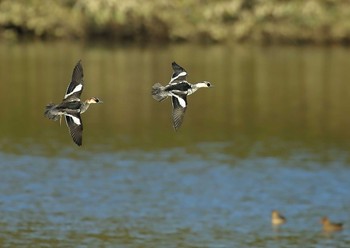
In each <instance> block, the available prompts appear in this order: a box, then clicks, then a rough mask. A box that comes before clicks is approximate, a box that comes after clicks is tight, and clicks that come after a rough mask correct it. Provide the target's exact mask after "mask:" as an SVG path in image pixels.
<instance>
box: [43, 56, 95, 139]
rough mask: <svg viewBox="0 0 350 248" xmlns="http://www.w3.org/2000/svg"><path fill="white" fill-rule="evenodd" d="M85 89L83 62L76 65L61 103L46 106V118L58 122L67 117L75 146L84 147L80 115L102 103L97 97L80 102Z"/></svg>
mask: <svg viewBox="0 0 350 248" xmlns="http://www.w3.org/2000/svg"><path fill="white" fill-rule="evenodd" d="M83 88H84V72H83V67H82V65H81V61H80V60H79V61H78V63H77V64H76V65H75V67H74V69H73V74H72V80H71V82H70V84H69V85H68V88H67V90H66V94H65V95H64V98H63V100H62V102H61V103H59V104H54V103H50V104H48V105H47V106H46V108H45V112H44V116H46V117H47V118H49V119H51V120H54V121H57V120H58V119H60V121H61V118H62V116H64V117H65V120H66V124H67V127H68V130H69V133H70V135H71V136H72V139H73V141H74V143H75V144H77V145H78V146H81V145H82V134H83V122H82V120H81V117H80V114H82V113H84V112H85V111H86V110H87V109H88V108H89V106H90V104H93V103H102V101H101V100H100V99H98V98H97V97H90V98H88V99H87V100H85V101H83V102H82V101H81V100H80V95H81V93H82V91H83Z"/></svg>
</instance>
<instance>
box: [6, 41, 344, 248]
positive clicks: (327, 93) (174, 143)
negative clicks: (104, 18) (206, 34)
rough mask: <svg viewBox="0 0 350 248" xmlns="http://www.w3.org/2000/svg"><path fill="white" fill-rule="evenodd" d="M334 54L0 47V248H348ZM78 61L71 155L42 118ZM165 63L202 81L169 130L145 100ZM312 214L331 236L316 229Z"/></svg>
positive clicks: (340, 64) (160, 110)
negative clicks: (330, 223)
mask: <svg viewBox="0 0 350 248" xmlns="http://www.w3.org/2000/svg"><path fill="white" fill-rule="evenodd" d="M349 51H350V50H348V49H345V48H339V47H332V48H321V47H317V48H311V47H302V48H297V47H255V46H229V45H228V46H210V47H202V46H193V45H178V46H164V47H162V46H161V47H156V46H154V47H153V46H151V47H134V46H131V47H128V46H124V47H123V46H106V45H102V44H101V45H89V44H87V45H84V46H81V45H79V44H70V43H49V44H42V43H31V44H18V45H8V44H2V45H0V71H1V73H0V103H1V106H3V108H2V109H1V112H0V113H1V117H2V121H1V122H0V148H1V152H0V168H1V171H2V173H1V174H0V212H1V216H2V218H1V220H0V225H1V227H2V232H1V233H0V246H2V247H349V246H350V231H349V227H348V226H349V223H350V214H349V213H350V193H349V189H350V181H349V178H350V166H349V161H350V160H349V154H348V151H349V148H350V142H349V141H348V140H349V138H350V137H349V136H350V132H349V131H348V127H349V124H350V117H349V115H348V114H347V113H348V106H350V97H349V94H350V86H349V84H348V82H347V81H348V78H349V77H350V75H349V74H350V72H349V70H348V68H349V66H350V61H349V60H348V55H349ZM80 58H81V59H82V60H83V66H84V69H85V89H84V92H83V98H87V97H89V96H97V97H99V98H101V99H102V100H103V101H104V104H101V105H97V106H92V107H91V109H89V110H88V111H87V112H86V113H84V115H83V122H84V134H83V146H82V147H77V146H76V145H75V144H74V143H73V142H72V140H71V138H70V136H69V134H68V131H67V128H66V127H65V124H64V123H62V125H61V126H60V125H59V123H58V122H52V121H50V120H47V119H45V118H44V117H43V108H44V106H45V104H47V103H49V102H59V101H60V100H61V99H62V97H63V94H64V91H65V89H66V87H67V84H68V82H69V79H70V76H71V71H72V69H73V66H74V64H75V63H76V61H77V60H78V59H80ZM173 60H175V61H176V62H178V63H179V64H180V65H182V66H184V67H185V69H187V71H188V73H189V77H188V79H189V80H190V81H200V80H208V81H211V82H212V83H213V84H214V85H215V87H214V88H212V89H201V90H199V91H198V92H196V93H195V94H194V95H192V96H191V97H189V107H188V110H187V112H186V116H185V120H184V123H183V126H182V127H181V129H180V131H179V132H177V133H175V132H174V131H173V130H172V126H171V119H170V111H171V107H170V102H169V100H167V101H164V102H161V103H158V102H155V101H154V100H153V99H152V97H150V87H151V86H152V84H153V83H155V82H167V81H168V80H169V78H170V75H171V68H170V63H171V62H172V61H173ZM273 209H278V210H280V211H281V212H282V213H283V214H284V215H285V216H286V217H287V219H288V221H287V223H286V224H285V225H284V226H282V227H281V228H279V229H274V228H272V227H271V225H270V212H271V210H273ZM324 215H328V216H329V217H330V218H331V220H334V221H340V222H343V223H344V224H345V229H344V230H343V231H342V232H339V233H332V234H329V233H328V234H327V233H323V232H322V231H321V226H320V218H321V217H322V216H324Z"/></svg>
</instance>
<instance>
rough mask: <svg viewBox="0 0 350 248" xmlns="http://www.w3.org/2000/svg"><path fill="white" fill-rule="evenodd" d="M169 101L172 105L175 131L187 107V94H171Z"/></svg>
mask: <svg viewBox="0 0 350 248" xmlns="http://www.w3.org/2000/svg"><path fill="white" fill-rule="evenodd" d="M171 103H172V105H173V112H172V117H173V127H174V129H175V131H177V130H178V129H179V128H180V126H181V124H182V122H183V119H184V116H185V112H186V109H187V95H185V94H173V95H172V97H171Z"/></svg>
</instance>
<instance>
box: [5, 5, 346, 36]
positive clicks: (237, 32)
mask: <svg viewBox="0 0 350 248" xmlns="http://www.w3.org/2000/svg"><path fill="white" fill-rule="evenodd" d="M27 37H30V38H39V39H77V38H79V39H80V38H84V39H106V38H107V39H109V40H128V41H129V40H131V41H198V42H222V41H232V40H233V41H247V40H253V41H258V42H276V43H277V42H278V43H280V42H283V43H304V42H312V43H348V42H350V1H347V0H233V1H232V0H178V1H171V0H152V1H144V0H0V38H2V39H18V38H27Z"/></svg>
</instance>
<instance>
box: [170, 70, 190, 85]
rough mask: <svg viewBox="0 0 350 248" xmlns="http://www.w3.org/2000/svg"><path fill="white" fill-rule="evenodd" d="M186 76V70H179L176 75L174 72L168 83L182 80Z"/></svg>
mask: <svg viewBox="0 0 350 248" xmlns="http://www.w3.org/2000/svg"><path fill="white" fill-rule="evenodd" d="M186 76H187V72H185V71H183V72H180V73H179V74H177V75H176V74H175V73H174V74H173V76H172V77H171V79H170V84H174V83H179V82H181V81H184V80H186Z"/></svg>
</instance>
